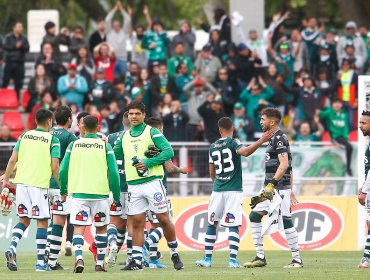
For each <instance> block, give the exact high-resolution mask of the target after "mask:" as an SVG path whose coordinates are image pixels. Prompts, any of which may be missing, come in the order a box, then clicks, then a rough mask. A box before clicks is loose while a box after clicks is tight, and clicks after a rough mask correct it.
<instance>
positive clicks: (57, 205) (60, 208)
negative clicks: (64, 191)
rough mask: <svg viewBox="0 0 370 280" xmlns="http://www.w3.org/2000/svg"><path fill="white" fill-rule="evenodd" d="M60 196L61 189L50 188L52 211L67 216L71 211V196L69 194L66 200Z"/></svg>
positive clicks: (54, 213)
mask: <svg viewBox="0 0 370 280" xmlns="http://www.w3.org/2000/svg"><path fill="white" fill-rule="evenodd" d="M60 198H61V196H60V190H59V189H49V201H50V212H51V213H52V214H53V215H61V216H67V215H69V214H70V213H71V197H70V196H67V199H66V201H65V202H61V201H60Z"/></svg>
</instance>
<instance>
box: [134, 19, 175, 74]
mask: <svg viewBox="0 0 370 280" xmlns="http://www.w3.org/2000/svg"><path fill="white" fill-rule="evenodd" d="M170 43H171V41H170V39H169V38H168V37H167V33H166V31H164V30H163V24H162V22H161V21H160V20H158V19H157V20H154V21H153V24H152V30H150V31H148V32H146V33H145V34H144V38H143V41H142V43H141V47H142V48H143V49H148V64H149V68H151V67H152V65H153V63H154V62H165V61H166V53H167V46H168V45H169V44H170Z"/></svg>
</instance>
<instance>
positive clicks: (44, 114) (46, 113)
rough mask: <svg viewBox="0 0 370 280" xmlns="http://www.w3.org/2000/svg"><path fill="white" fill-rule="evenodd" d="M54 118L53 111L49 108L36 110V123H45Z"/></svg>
mask: <svg viewBox="0 0 370 280" xmlns="http://www.w3.org/2000/svg"><path fill="white" fill-rule="evenodd" d="M52 118H53V113H52V112H51V111H50V110H47V109H43V108H42V109H39V110H37V112H36V123H37V124H41V125H43V124H45V123H46V122H47V121H48V120H50V119H52Z"/></svg>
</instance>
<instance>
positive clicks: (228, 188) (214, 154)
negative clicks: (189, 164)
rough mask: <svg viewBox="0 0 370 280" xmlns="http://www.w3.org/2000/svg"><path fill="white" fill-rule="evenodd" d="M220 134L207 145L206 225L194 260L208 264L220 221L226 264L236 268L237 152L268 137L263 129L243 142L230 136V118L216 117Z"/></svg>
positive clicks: (252, 147)
mask: <svg viewBox="0 0 370 280" xmlns="http://www.w3.org/2000/svg"><path fill="white" fill-rule="evenodd" d="M218 128H219V132H220V135H221V138H220V139H219V140H217V141H216V142H214V143H213V144H211V146H210V149H209V174H210V176H211V179H212V181H213V192H212V195H211V198H210V201H209V205H208V227H207V232H206V237H205V256H204V258H203V259H201V260H199V261H196V262H195V263H196V265H197V266H200V267H211V266H212V251H213V246H214V243H215V242H216V236H217V235H216V229H217V225H218V224H220V225H221V226H223V227H227V228H228V229H229V248H230V259H229V268H240V264H239V263H238V261H237V260H236V257H237V255H238V250H239V243H240V239H239V227H240V226H241V225H242V216H243V186H242V166H241V156H245V157H247V156H249V155H251V154H252V153H254V152H255V151H256V150H257V149H258V147H260V146H261V145H262V144H263V143H264V142H266V141H267V140H269V139H270V137H271V136H272V133H271V132H268V133H265V134H264V135H263V136H262V137H261V139H259V140H258V141H257V142H255V143H253V144H252V145H250V146H248V147H246V146H243V145H242V144H241V143H240V142H239V140H236V139H233V134H234V127H233V121H232V120H231V119H230V118H227V117H223V118H221V119H220V120H219V121H218Z"/></svg>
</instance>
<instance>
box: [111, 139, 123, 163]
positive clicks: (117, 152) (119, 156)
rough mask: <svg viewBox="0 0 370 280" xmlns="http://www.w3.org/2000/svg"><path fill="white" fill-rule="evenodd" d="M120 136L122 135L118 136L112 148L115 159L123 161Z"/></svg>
mask: <svg viewBox="0 0 370 280" xmlns="http://www.w3.org/2000/svg"><path fill="white" fill-rule="evenodd" d="M122 136H123V133H122V134H121V135H119V137H118V138H117V140H116V144H115V145H114V148H113V152H114V155H115V157H116V159H123V148H122Z"/></svg>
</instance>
